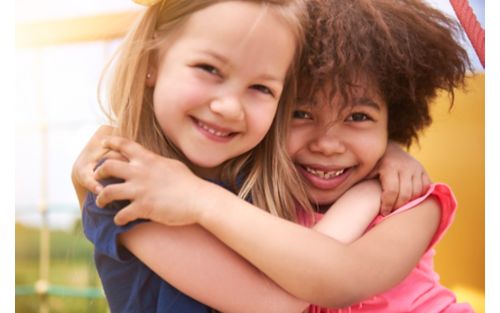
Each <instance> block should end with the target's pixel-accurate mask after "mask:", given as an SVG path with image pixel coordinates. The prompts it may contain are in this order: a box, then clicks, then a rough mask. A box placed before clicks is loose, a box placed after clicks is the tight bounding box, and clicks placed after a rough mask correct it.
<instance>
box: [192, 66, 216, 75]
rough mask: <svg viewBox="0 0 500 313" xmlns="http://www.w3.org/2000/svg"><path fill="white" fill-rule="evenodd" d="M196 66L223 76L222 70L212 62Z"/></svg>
mask: <svg viewBox="0 0 500 313" xmlns="http://www.w3.org/2000/svg"><path fill="white" fill-rule="evenodd" d="M195 67H196V68H199V69H201V70H202V71H205V72H207V73H209V74H212V75H216V76H221V73H220V71H219V70H218V69H217V68H216V67H214V66H212V65H210V64H198V65H196V66H195Z"/></svg>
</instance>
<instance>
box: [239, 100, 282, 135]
mask: <svg viewBox="0 0 500 313" xmlns="http://www.w3.org/2000/svg"><path fill="white" fill-rule="evenodd" d="M276 109H277V106H276V105H268V104H266V105H262V106H261V107H254V108H250V109H249V110H247V113H246V114H247V120H248V124H249V125H248V127H249V129H250V130H251V131H252V132H253V134H254V135H255V136H259V137H260V138H263V137H264V136H265V135H266V134H267V132H268V131H269V129H270V128H271V125H272V123H273V120H274V117H275V115H276Z"/></svg>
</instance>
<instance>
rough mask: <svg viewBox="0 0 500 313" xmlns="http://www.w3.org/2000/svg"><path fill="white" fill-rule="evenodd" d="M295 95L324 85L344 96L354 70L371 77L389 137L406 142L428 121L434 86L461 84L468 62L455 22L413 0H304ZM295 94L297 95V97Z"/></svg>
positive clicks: (309, 93)
mask: <svg viewBox="0 0 500 313" xmlns="http://www.w3.org/2000/svg"><path fill="white" fill-rule="evenodd" d="M309 13H310V18H311V27H310V29H309V32H308V34H307V44H306V51H305V54H304V55H305V58H304V60H303V64H302V73H301V77H300V79H301V84H300V88H299V89H300V90H299V95H300V97H299V98H302V99H312V97H314V96H315V95H316V94H317V93H318V91H320V90H322V89H323V90H324V89H325V88H324V87H326V86H328V89H329V90H331V94H330V95H329V96H330V99H333V97H331V96H333V95H335V94H336V93H339V95H340V96H341V99H342V101H341V102H342V104H343V105H344V106H345V105H346V104H347V103H349V98H350V94H351V90H352V88H355V87H360V86H357V85H356V82H357V80H358V79H359V78H360V75H363V76H364V77H368V81H369V82H372V83H374V84H376V85H375V86H371V87H372V88H373V87H374V88H376V90H377V91H378V92H379V93H380V95H381V96H382V98H383V99H384V100H385V101H386V103H387V106H388V112H389V125H388V128H389V129H388V131H389V139H392V140H394V141H397V142H399V143H402V144H404V145H407V146H409V145H411V143H412V142H413V141H415V140H416V141H418V133H419V131H421V130H422V129H423V128H425V127H426V126H428V125H430V124H431V122H432V119H431V116H430V112H429V111H430V103H431V101H432V100H433V99H434V98H435V97H436V95H437V92H438V91H439V90H444V91H446V92H448V93H449V94H450V96H451V105H453V99H454V89H455V88H457V87H463V86H464V80H465V74H466V72H467V70H468V69H470V61H469V59H468V56H467V52H466V50H465V49H464V48H463V47H462V45H461V44H460V41H459V40H460V39H461V38H463V35H462V33H461V29H460V25H459V24H458V22H456V21H455V20H453V19H451V18H450V17H448V16H446V15H445V14H443V13H442V12H441V11H439V10H437V9H435V8H433V7H431V6H429V5H428V4H426V3H425V2H424V1H418V0H310V1H309ZM299 101H300V99H299Z"/></svg>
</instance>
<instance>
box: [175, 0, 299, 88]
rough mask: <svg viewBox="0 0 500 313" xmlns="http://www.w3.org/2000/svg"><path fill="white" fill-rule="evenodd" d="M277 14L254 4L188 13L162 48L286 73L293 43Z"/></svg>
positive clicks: (237, 3) (216, 6) (234, 3)
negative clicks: (209, 55)
mask: <svg viewBox="0 0 500 313" xmlns="http://www.w3.org/2000/svg"><path fill="white" fill-rule="evenodd" d="M277 11H278V10H276V9H274V7H273V6H269V5H263V4H260V3H256V2H253V1H224V2H219V3H216V4H213V5H210V6H208V7H206V8H204V9H201V10H199V11H196V12H194V13H193V14H191V15H190V16H189V18H187V20H186V21H185V22H184V23H183V25H182V26H181V27H180V28H179V29H177V30H176V31H175V32H174V33H172V36H171V37H170V40H167V41H169V42H167V45H166V46H165V47H166V48H167V49H168V48H169V47H172V46H174V45H177V46H178V47H179V46H182V48H183V49H185V50H186V51H187V50H188V51H190V52H192V51H194V52H209V53H210V54H213V55H217V56H221V57H223V58H219V59H221V60H222V59H224V60H223V61H224V62H226V63H233V64H230V65H238V66H241V67H246V69H248V70H253V71H256V70H259V71H266V72H267V71H276V69H278V70H279V71H280V72H282V71H283V69H284V70H285V71H286V70H287V69H288V66H289V64H290V63H291V59H292V57H293V55H294V50H295V43H296V41H295V36H294V34H293V31H292V28H291V27H290V25H289V24H287V22H285V19H284V18H282V17H281V16H280V15H279V14H278V13H276V12H277ZM271 47H272V48H271ZM280 74H281V73H280ZM280 76H283V75H280ZM280 78H281V77H280Z"/></svg>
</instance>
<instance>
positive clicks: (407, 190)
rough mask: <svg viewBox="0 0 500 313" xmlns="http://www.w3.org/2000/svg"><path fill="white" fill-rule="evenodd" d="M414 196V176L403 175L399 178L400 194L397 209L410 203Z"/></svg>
mask: <svg viewBox="0 0 500 313" xmlns="http://www.w3.org/2000/svg"><path fill="white" fill-rule="evenodd" d="M412 195H413V175H411V176H410V175H409V174H407V173H401V174H400V177H399V194H398V198H397V199H396V203H395V207H396V208H399V207H400V206H402V205H403V204H405V203H407V202H408V201H410V199H411V196H412Z"/></svg>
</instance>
